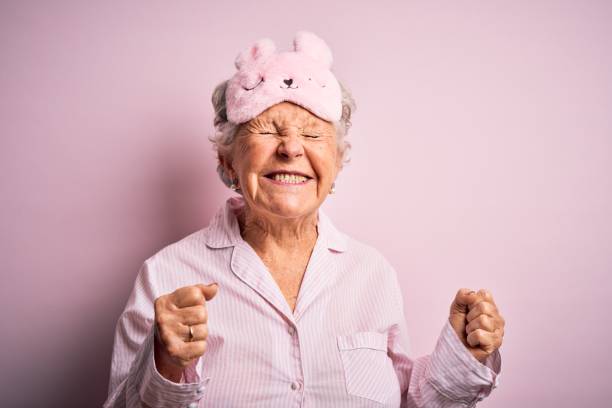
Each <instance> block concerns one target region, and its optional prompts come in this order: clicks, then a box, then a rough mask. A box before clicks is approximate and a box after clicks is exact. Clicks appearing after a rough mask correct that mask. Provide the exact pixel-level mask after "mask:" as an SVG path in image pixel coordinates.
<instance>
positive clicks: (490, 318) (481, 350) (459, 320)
mask: <svg viewBox="0 0 612 408" xmlns="http://www.w3.org/2000/svg"><path fill="white" fill-rule="evenodd" d="M449 320H450V323H451V326H453V329H454V330H455V332H456V333H457V336H459V338H460V339H461V341H462V343H463V344H464V345H465V347H467V349H468V350H469V351H470V353H472V355H473V356H474V357H476V359H477V360H478V361H480V362H481V363H482V362H484V361H485V360H486V358H487V357H488V356H489V355H491V354H493V352H495V350H497V349H498V348H499V347H500V346H501V344H502V340H503V337H504V326H505V324H506V322H505V320H504V318H503V317H502V316H501V315H500V314H499V310H498V309H497V306H496V305H495V301H494V300H493V296H492V295H491V293H489V292H488V291H486V290H484V289H480V290H479V291H478V292H474V291H473V290H469V289H459V291H458V292H457V295H456V296H455V300H454V301H453V304H452V305H451V308H450V317H449Z"/></svg>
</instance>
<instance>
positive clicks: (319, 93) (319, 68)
mask: <svg viewBox="0 0 612 408" xmlns="http://www.w3.org/2000/svg"><path fill="white" fill-rule="evenodd" d="M293 48H294V49H293V51H287V52H278V53H277V52H276V46H275V45H274V42H272V40H270V39H269V38H263V39H260V40H259V41H257V42H255V44H253V45H252V46H251V47H249V48H247V49H246V50H244V51H243V52H241V53H240V54H238V56H237V57H236V60H235V61H234V65H235V66H236V69H237V70H238V71H237V72H236V73H235V74H234V76H233V77H232V78H231V79H230V80H229V82H228V85H227V89H226V92H225V98H226V109H227V119H228V120H229V121H230V122H233V123H236V124H240V123H244V122H248V121H249V120H251V119H253V118H254V117H256V116H257V115H259V114H260V113H262V112H263V111H265V110H266V109H267V108H269V107H270V106H272V105H275V104H277V103H280V102H283V101H288V102H293V103H295V104H297V105H300V106H302V107H303V108H306V109H308V110H309V111H310V112H312V113H314V114H315V115H317V116H318V117H320V118H321V119H324V120H327V121H329V122H335V121H338V120H340V118H341V117H342V90H341V88H340V84H339V82H338V80H337V79H336V77H335V76H334V74H333V73H332V72H331V64H332V53H331V50H330V49H329V47H328V46H327V44H326V43H325V41H323V40H322V39H321V38H319V37H317V36H316V35H315V34H313V33H311V32H308V31H298V32H297V33H296V35H295V38H294V40H293Z"/></svg>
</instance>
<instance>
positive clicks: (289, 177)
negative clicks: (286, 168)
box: [274, 173, 307, 184]
mask: <svg viewBox="0 0 612 408" xmlns="http://www.w3.org/2000/svg"><path fill="white" fill-rule="evenodd" d="M274 180H276V181H280V182H283V183H289V184H298V183H303V182H305V181H306V180H307V178H306V177H304V176H298V175H295V174H279V173H277V174H275V175H274Z"/></svg>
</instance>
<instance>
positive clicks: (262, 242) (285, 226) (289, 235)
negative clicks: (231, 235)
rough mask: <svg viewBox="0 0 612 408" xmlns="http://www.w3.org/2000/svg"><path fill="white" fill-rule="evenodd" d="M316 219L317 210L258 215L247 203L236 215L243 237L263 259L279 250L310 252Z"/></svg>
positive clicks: (312, 245) (316, 233) (316, 231)
mask: <svg viewBox="0 0 612 408" xmlns="http://www.w3.org/2000/svg"><path fill="white" fill-rule="evenodd" d="M317 222H318V216H317V213H316V212H314V213H312V214H309V215H306V216H304V217H298V218H284V217H275V216H265V215H261V214H258V213H256V212H254V211H252V210H251V209H250V208H249V207H248V205H245V206H244V209H243V210H242V211H241V212H240V213H239V214H238V223H239V225H240V234H241V235H242V238H243V239H244V240H245V241H246V242H248V243H249V245H251V247H253V249H255V251H256V252H257V253H258V254H259V255H260V256H262V257H265V258H268V257H269V256H272V255H274V254H275V253H278V252H282V253H296V252H297V253H304V252H306V253H308V254H310V251H311V250H312V248H313V247H314V245H315V242H316V241H317V236H318V230H317Z"/></svg>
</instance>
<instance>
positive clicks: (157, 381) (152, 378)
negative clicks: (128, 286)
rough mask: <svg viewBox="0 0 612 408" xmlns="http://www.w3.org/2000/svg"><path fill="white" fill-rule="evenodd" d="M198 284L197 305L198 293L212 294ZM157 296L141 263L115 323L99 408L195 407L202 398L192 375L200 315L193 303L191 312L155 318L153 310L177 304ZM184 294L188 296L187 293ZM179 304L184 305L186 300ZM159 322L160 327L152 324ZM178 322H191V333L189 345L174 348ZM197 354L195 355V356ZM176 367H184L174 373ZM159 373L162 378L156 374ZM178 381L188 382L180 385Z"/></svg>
mask: <svg viewBox="0 0 612 408" xmlns="http://www.w3.org/2000/svg"><path fill="white" fill-rule="evenodd" d="M199 286H201V287H200V288H199V289H198V291H199V292H200V295H201V299H197V300H198V301H200V300H202V299H204V298H205V297H206V295H205V294H204V293H207V294H208V296H209V298H212V296H214V293H213V292H216V288H214V287H213V288H210V287H209V286H204V285H196V287H199ZM182 289H185V288H182ZM158 292H159V291H158V290H157V288H156V287H155V284H154V280H153V279H152V266H151V264H150V263H149V262H148V261H147V262H145V263H144V264H143V266H142V268H141V269H140V271H139V273H138V276H137V278H136V282H135V284H134V288H133V289H132V292H131V294H130V297H129V300H128V302H127V305H126V306H125V309H124V310H123V312H122V313H121V316H120V317H119V320H118V322H117V326H116V330H115V341H114V346H113V353H112V359H111V373H110V382H109V392H108V397H107V400H106V402H105V403H104V407H105V408H111V407H112V408H119V407H126V408H136V407H138V408H140V407H149V408H165V407H176V406H190V404H197V401H198V400H199V399H201V398H202V394H203V392H204V382H203V381H201V380H200V377H199V375H198V374H197V373H198V372H199V371H198V370H197V369H196V364H199V355H201V353H203V351H204V350H203V349H204V348H205V345H203V344H202V343H200V344H198V343H199V342H201V341H202V339H205V336H206V329H205V328H202V326H199V325H200V324H201V319H202V317H203V315H202V312H201V311H196V310H195V309H197V308H194V305H189V307H192V309H189V310H187V311H182V312H181V311H179V312H176V313H175V314H169V313H163V314H164V315H163V317H160V316H157V314H159V312H161V311H166V310H168V309H172V308H173V306H175V308H176V310H178V309H180V308H179V307H176V304H175V303H171V301H177V297H176V296H172V295H174V294H169V295H166V296H167V297H166V298H164V297H162V296H158ZM183 292H185V290H183V291H182V292H181V293H182V294H185V293H183ZM187 292H188V293H190V294H193V293H194V291H193V290H187ZM175 293H176V291H175ZM196 297H197V296H196ZM158 298H161V301H158V302H156V300H157V299H158ZM194 299H195V298H194ZM191 300H193V299H191ZM166 301H167V302H166ZM183 301H184V302H185V303H189V302H190V299H186V300H183ZM202 304H204V301H203V300H202V301H200V305H202ZM156 305H157V306H156ZM156 312H157V313H156ZM181 313H182V314H181ZM179 314H181V318H180V319H175V318H174V316H175V315H179ZM160 319H161V320H162V321H163V322H164V324H162V325H159V324H155V323H156V322H159V320H160ZM189 319H191V320H189ZM179 320H181V321H179ZM182 321H184V322H190V323H194V324H195V325H194V326H193V327H194V329H193V330H192V332H193V334H194V337H195V338H194V339H193V340H195V341H193V342H189V344H185V345H181V344H179V341H178V338H177V334H176V333H177V331H180V330H181V329H182V328H184V327H182V326H181V325H182ZM185 327H186V326H185ZM156 339H157V340H156ZM164 340H166V341H167V342H168V344H172V346H171V347H170V348H171V350H172V352H171V353H168V352H167V349H168V346H166V344H165V343H164ZM198 347H199V348H198ZM156 349H157V353H156ZM196 349H197V350H196ZM199 352H201V353H200V354H198V353H199ZM156 357H157V358H156ZM156 360H157V365H156ZM173 364H174V365H173ZM158 365H159V367H160V368H159V370H158V367H157V366H158ZM176 366H180V367H181V368H184V369H183V370H180V369H179V370H177V369H175V367H176ZM160 371H161V372H163V373H164V375H162V374H160ZM177 372H180V373H181V376H177ZM181 377H184V378H185V379H186V380H187V381H188V382H181ZM193 406H196V405H193Z"/></svg>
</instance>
